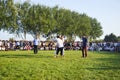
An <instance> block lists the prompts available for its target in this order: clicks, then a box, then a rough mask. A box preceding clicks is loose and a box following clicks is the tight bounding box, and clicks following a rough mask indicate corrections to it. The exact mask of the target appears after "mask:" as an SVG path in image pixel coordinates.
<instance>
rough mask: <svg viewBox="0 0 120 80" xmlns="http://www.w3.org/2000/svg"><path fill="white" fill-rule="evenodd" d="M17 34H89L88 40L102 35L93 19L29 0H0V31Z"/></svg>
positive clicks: (100, 28)
mask: <svg viewBox="0 0 120 80" xmlns="http://www.w3.org/2000/svg"><path fill="white" fill-rule="evenodd" d="M1 29H2V30H5V31H8V32H9V33H12V34H17V35H18V36H20V34H21V33H24V38H26V34H30V35H32V36H33V37H34V36H36V35H37V36H40V35H45V36H48V37H51V35H52V34H58V35H59V34H60V35H64V36H67V38H68V39H69V40H72V37H73V35H74V36H79V37H81V36H82V35H86V36H88V37H89V38H90V39H91V40H93V39H96V38H98V37H100V36H101V35H102V34H103V31H102V26H101V24H100V22H98V20H97V19H96V18H92V17H90V16H88V15H87V14H85V13H78V12H76V11H71V10H68V9H65V8H60V7H58V6H54V7H48V6H44V5H40V4H31V3H30V2H28V1H25V2H23V3H14V0H0V30H1Z"/></svg>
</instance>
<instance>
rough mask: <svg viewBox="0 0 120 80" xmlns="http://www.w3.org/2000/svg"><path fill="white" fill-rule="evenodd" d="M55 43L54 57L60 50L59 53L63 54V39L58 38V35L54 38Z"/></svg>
mask: <svg viewBox="0 0 120 80" xmlns="http://www.w3.org/2000/svg"><path fill="white" fill-rule="evenodd" d="M55 41H56V43H57V45H56V55H55V57H57V55H58V53H59V52H60V55H61V56H63V48H64V45H63V40H62V39H60V37H59V36H57V39H56V40H55Z"/></svg>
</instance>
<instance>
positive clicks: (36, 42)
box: [33, 37, 39, 54]
mask: <svg viewBox="0 0 120 80" xmlns="http://www.w3.org/2000/svg"><path fill="white" fill-rule="evenodd" d="M38 44H39V40H38V39H37V37H36V38H35V39H34V40H33V45H34V54H37V53H38Z"/></svg>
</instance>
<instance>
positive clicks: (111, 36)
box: [104, 33, 118, 42]
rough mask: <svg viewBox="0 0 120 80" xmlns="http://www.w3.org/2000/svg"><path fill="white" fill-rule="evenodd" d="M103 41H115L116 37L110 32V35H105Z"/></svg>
mask: <svg viewBox="0 0 120 80" xmlns="http://www.w3.org/2000/svg"><path fill="white" fill-rule="evenodd" d="M104 41H105V42H117V41H118V39H117V37H116V36H115V35H114V34H113V33H111V34H110V35H106V36H105V38H104Z"/></svg>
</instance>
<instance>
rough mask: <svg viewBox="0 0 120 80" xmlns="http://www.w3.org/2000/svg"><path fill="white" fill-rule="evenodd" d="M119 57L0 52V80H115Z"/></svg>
mask: <svg viewBox="0 0 120 80" xmlns="http://www.w3.org/2000/svg"><path fill="white" fill-rule="evenodd" d="M119 79H120V53H112V52H89V53H88V57H87V58H82V57H81V51H65V56H64V57H63V58H61V57H58V58H54V51H39V53H38V54H33V51H0V80H119Z"/></svg>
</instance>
